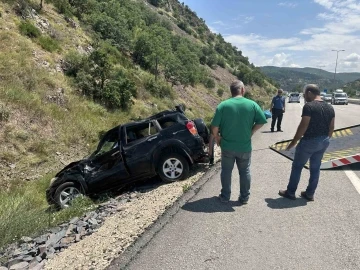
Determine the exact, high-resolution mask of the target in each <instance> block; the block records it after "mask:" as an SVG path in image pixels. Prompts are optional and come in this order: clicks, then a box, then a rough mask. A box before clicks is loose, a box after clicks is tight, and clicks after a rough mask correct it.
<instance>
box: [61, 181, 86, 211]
mask: <svg viewBox="0 0 360 270" xmlns="http://www.w3.org/2000/svg"><path fill="white" fill-rule="evenodd" d="M81 195H82V193H81V189H80V188H79V185H77V184H76V183H74V182H65V183H63V184H61V185H60V186H58V187H57V188H56V191H55V194H54V202H55V204H56V206H57V207H59V208H61V209H64V208H68V207H69V206H70V205H71V201H72V200H73V199H75V198H76V197H78V196H81Z"/></svg>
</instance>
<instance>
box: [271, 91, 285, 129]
mask: <svg viewBox="0 0 360 270" xmlns="http://www.w3.org/2000/svg"><path fill="white" fill-rule="evenodd" d="M282 93H283V90H282V89H279V90H278V94H277V95H276V96H275V97H273V99H272V101H271V106H270V110H271V113H272V121H271V132H274V127H275V123H276V120H277V131H281V132H282V130H281V121H282V118H283V114H284V112H285V98H284V97H283V96H282Z"/></svg>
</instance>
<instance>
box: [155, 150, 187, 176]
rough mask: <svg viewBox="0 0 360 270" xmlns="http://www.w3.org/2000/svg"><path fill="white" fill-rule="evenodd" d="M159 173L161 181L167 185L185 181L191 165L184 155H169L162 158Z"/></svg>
mask: <svg viewBox="0 0 360 270" xmlns="http://www.w3.org/2000/svg"><path fill="white" fill-rule="evenodd" d="M158 173H159V176H160V178H161V180H163V181H164V182H167V183H172V182H175V181H179V180H184V179H186V178H187V177H188V175H189V163H188V161H187V160H186V159H185V158H184V157H183V156H182V155H179V154H177V153H168V154H165V155H164V156H163V157H162V158H161V160H160V162H159V166H158Z"/></svg>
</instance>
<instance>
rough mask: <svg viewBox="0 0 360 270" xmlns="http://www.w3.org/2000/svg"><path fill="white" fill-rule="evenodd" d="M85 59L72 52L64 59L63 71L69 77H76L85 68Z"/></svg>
mask: <svg viewBox="0 0 360 270" xmlns="http://www.w3.org/2000/svg"><path fill="white" fill-rule="evenodd" d="M83 62H84V57H83V56H82V55H81V54H80V53H78V52H76V51H70V52H69V53H67V54H66V55H65V57H64V64H63V69H64V70H65V74H66V75H68V76H72V77H75V76H76V75H77V73H78V72H79V71H80V69H81V68H82V66H83Z"/></svg>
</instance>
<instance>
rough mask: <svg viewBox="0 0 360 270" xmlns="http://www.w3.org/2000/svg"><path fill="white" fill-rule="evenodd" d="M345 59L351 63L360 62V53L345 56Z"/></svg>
mask: <svg viewBox="0 0 360 270" xmlns="http://www.w3.org/2000/svg"><path fill="white" fill-rule="evenodd" d="M345 61H347V62H350V63H354V62H360V55H358V54H357V53H351V54H349V55H348V56H346V57H345Z"/></svg>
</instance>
